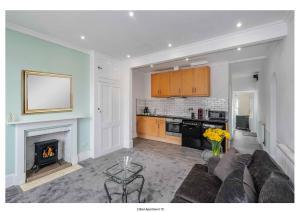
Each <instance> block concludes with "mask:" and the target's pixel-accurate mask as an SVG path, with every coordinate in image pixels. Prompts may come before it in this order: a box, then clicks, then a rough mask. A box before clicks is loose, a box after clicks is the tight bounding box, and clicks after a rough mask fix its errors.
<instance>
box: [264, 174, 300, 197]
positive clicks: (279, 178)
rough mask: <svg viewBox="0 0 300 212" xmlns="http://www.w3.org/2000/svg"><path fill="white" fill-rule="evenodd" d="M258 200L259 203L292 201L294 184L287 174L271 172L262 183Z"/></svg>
mask: <svg viewBox="0 0 300 212" xmlns="http://www.w3.org/2000/svg"><path fill="white" fill-rule="evenodd" d="M258 202H260V203H293V202H294V186H293V184H292V182H291V181H290V180H289V178H287V176H285V175H282V174H281V173H279V172H272V173H271V174H270V176H269V178H268V179H267V180H266V182H265V184H264V185H263V187H262V189H261V191H260V194H259V199H258Z"/></svg>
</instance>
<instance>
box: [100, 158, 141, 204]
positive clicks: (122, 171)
mask: <svg viewBox="0 0 300 212" xmlns="http://www.w3.org/2000/svg"><path fill="white" fill-rule="evenodd" d="M142 170H143V166H142V165H140V164H138V163H134V162H130V159H129V160H128V158H125V159H122V160H120V161H118V162H117V163H116V164H114V165H113V166H111V167H109V168H107V169H106V170H105V171H104V172H103V173H104V174H105V175H106V176H107V177H108V178H107V179H106V180H105V182H104V188H105V191H106V194H107V197H108V201H109V202H111V201H112V195H114V194H117V195H121V196H122V202H125V203H127V196H128V195H129V194H131V193H133V192H136V191H137V192H138V201H139V202H145V200H142V201H141V199H140V198H141V193H142V189H143V186H144V182H145V179H144V177H143V175H141V174H139V173H140V172H141V171H142ZM137 179H141V180H142V182H141V185H140V187H139V188H136V189H132V190H131V191H129V190H128V189H127V186H128V185H129V184H131V183H133V182H134V181H136V180H137ZM110 182H113V183H117V184H119V185H121V186H122V193H120V192H114V193H109V191H108V188H107V183H110Z"/></svg>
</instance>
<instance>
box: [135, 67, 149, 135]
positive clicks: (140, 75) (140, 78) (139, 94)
mask: <svg viewBox="0 0 300 212" xmlns="http://www.w3.org/2000/svg"><path fill="white" fill-rule="evenodd" d="M149 76H150V75H149V73H144V72H139V71H133V72H132V135H133V137H136V99H145V98H146V96H147V94H148V87H149V86H148V84H149V79H148V78H149Z"/></svg>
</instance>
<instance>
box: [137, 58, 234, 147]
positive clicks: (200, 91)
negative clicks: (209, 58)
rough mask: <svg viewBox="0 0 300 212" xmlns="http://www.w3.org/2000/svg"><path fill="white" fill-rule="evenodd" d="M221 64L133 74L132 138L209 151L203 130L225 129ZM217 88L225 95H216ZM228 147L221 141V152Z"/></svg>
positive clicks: (225, 106) (226, 113) (225, 111)
mask: <svg viewBox="0 0 300 212" xmlns="http://www.w3.org/2000/svg"><path fill="white" fill-rule="evenodd" d="M222 65H223V64H221V65H220V64H216V65H213V67H211V66H208V65H207V66H198V67H185V68H181V69H178V68H177V69H175V70H172V69H171V70H170V69H167V70H160V71H155V72H153V71H151V72H146V73H143V72H139V73H138V74H137V76H134V75H133V89H134V90H133V96H134V97H137V98H136V99H135V104H134V107H135V108H133V110H134V115H135V121H134V122H135V123H134V124H135V126H134V127H133V128H134V132H133V133H134V134H135V136H134V137H138V138H143V139H149V140H155V141H160V142H167V143H171V144H176V145H181V146H184V147H189V148H195V149H199V150H206V149H208V150H210V149H211V143H210V142H209V141H208V140H207V139H206V138H204V137H203V133H204V131H205V130H206V129H207V128H220V129H224V130H228V117H229V116H228V108H229V107H228V91H227V92H224V90H223V89H227V88H228V82H227V81H226V75H227V73H226V68H225V69H222ZM223 67H224V66H223ZM221 71H222V72H221ZM218 73H222V74H221V75H220V74H218ZM224 76H225V77H224ZM221 77H223V80H224V81H225V83H226V86H224V85H225V83H224V81H223V80H222V79H221ZM219 82H221V83H219ZM135 83H136V84H135ZM214 83H218V84H214ZM220 84H221V85H220ZM137 85H138V86H139V87H137ZM216 85H217V86H216ZM222 85H223V86H222ZM136 89H137V90H136ZM219 90H220V91H222V92H221V93H222V94H224V93H225V95H223V96H220V93H219V92H218V91H219ZM135 92H136V93H135ZM216 92H217V93H216ZM224 97H225V98H224ZM228 148H229V141H226V140H224V141H223V142H222V151H223V152H225V151H226V150H227V149H228Z"/></svg>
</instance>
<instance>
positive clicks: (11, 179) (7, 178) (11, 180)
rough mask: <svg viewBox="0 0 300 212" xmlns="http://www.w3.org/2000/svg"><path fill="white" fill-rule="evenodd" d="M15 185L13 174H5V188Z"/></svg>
mask: <svg viewBox="0 0 300 212" xmlns="http://www.w3.org/2000/svg"><path fill="white" fill-rule="evenodd" d="M13 185H15V174H9V175H6V176H5V188H8V187H10V186H13Z"/></svg>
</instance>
